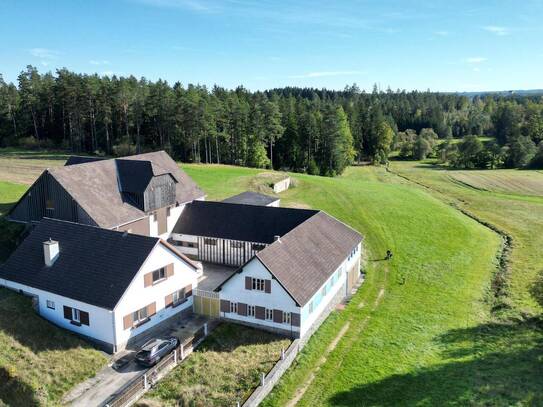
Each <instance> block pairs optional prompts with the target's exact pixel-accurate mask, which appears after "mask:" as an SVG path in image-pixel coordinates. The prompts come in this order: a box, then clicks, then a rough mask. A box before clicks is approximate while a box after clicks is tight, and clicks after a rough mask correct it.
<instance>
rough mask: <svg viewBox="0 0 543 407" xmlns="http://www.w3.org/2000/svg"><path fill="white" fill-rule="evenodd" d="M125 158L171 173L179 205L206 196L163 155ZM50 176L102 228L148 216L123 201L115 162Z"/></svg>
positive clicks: (73, 168)
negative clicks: (149, 162) (148, 163)
mask: <svg viewBox="0 0 543 407" xmlns="http://www.w3.org/2000/svg"><path fill="white" fill-rule="evenodd" d="M125 158H126V159H129V160H143V161H151V163H152V168H153V173H155V172H157V173H159V172H160V173H164V172H169V173H171V174H172V176H173V177H174V178H175V179H176V180H177V181H178V183H177V184H176V200H177V202H178V203H186V202H190V201H192V200H194V199H197V198H201V197H203V196H204V192H203V191H202V190H201V189H200V188H198V186H197V185H196V183H195V182H194V181H193V180H192V179H191V178H190V177H189V176H188V175H187V174H186V173H185V172H184V171H182V170H181V169H180V168H179V167H178V166H177V164H176V163H175V161H174V160H173V159H172V158H171V157H170V156H169V155H168V154H167V153H166V152H164V151H157V152H153V153H147V154H139V155H134V156H130V157H125ZM121 160H122V158H121ZM49 172H50V174H51V175H52V176H53V177H54V178H55V179H56V180H57V181H58V182H59V183H60V184H61V185H62V186H63V187H64V188H65V189H66V191H67V192H68V193H69V194H70V195H71V196H72V197H73V198H74V199H75V200H76V201H77V203H78V204H79V205H80V206H81V207H82V208H83V209H84V210H85V211H86V212H87V214H88V215H89V216H90V217H91V218H92V219H93V220H94V221H95V222H96V223H97V224H98V226H100V227H104V228H112V227H115V226H119V225H122V224H125V223H128V222H131V221H134V220H137V219H140V218H142V217H144V216H145V213H144V212H143V211H141V210H140V209H138V208H137V207H135V206H133V205H131V204H130V203H129V202H127V201H126V200H125V199H123V195H122V193H121V191H120V189H119V181H118V176H117V165H116V160H115V159H110V160H102V161H95V162H89V163H84V164H78V165H70V166H66V167H59V168H55V169H51V170H49ZM135 175H137V174H135Z"/></svg>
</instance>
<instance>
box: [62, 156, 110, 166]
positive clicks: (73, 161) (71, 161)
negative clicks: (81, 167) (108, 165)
mask: <svg viewBox="0 0 543 407" xmlns="http://www.w3.org/2000/svg"><path fill="white" fill-rule="evenodd" d="M102 160H104V158H102V157H90V156H81V155H71V156H70V157H68V159H67V160H66V162H65V163H64V165H65V166H66V165H77V164H85V163H91V162H94V161H102Z"/></svg>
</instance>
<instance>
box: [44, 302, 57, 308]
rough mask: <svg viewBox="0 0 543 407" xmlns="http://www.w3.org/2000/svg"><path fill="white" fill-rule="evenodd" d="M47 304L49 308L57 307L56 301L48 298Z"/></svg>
mask: <svg viewBox="0 0 543 407" xmlns="http://www.w3.org/2000/svg"><path fill="white" fill-rule="evenodd" d="M45 304H46V305H47V308H49V309H55V301H51V300H47V301H45Z"/></svg>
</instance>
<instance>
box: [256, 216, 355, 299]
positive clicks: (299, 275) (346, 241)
mask: <svg viewBox="0 0 543 407" xmlns="http://www.w3.org/2000/svg"><path fill="white" fill-rule="evenodd" d="M361 240H362V236H361V235H360V234H359V233H358V232H357V231H355V230H354V229H352V228H350V227H348V226H347V225H345V224H343V223H341V222H340V221H338V220H337V219H335V218H333V217H331V216H329V215H328V214H326V213H324V212H319V213H317V214H316V215H314V216H312V217H310V218H309V219H307V220H306V221H305V222H303V223H302V224H301V225H299V226H298V227H296V228H294V229H293V230H292V231H290V232H289V233H287V234H286V235H284V236H282V237H281V240H280V241H277V242H274V243H273V244H271V245H269V246H267V247H266V248H265V249H264V250H262V251H260V252H258V254H257V255H256V257H258V258H259V259H260V261H261V262H262V263H263V264H264V265H265V266H266V267H267V268H268V270H270V272H271V273H272V274H273V275H274V276H275V277H276V278H277V280H278V281H279V282H280V283H281V285H282V286H283V287H284V288H285V289H286V290H287V291H288V292H289V294H290V295H291V296H292V298H293V299H294V300H295V301H296V302H297V303H298V304H300V305H301V306H304V305H305V304H306V303H307V302H308V301H309V300H310V299H311V298H312V297H313V295H315V293H316V292H317V291H318V290H319V288H320V287H321V286H322V285H323V284H324V283H325V282H326V280H328V279H329V278H330V276H331V275H332V274H333V273H334V272H335V271H336V270H337V268H338V267H339V266H340V265H341V263H342V262H343V261H344V260H345V259H346V258H347V257H348V256H349V254H350V253H351V251H352V250H353V248H354V247H355V246H356V245H357V244H358V243H360V242H361Z"/></svg>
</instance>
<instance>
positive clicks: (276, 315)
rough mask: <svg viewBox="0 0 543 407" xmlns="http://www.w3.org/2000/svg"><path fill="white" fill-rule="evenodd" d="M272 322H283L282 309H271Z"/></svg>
mask: <svg viewBox="0 0 543 407" xmlns="http://www.w3.org/2000/svg"><path fill="white" fill-rule="evenodd" d="M273 322H277V323H279V324H280V323H282V322H283V311H281V310H280V309H274V310H273Z"/></svg>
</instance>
